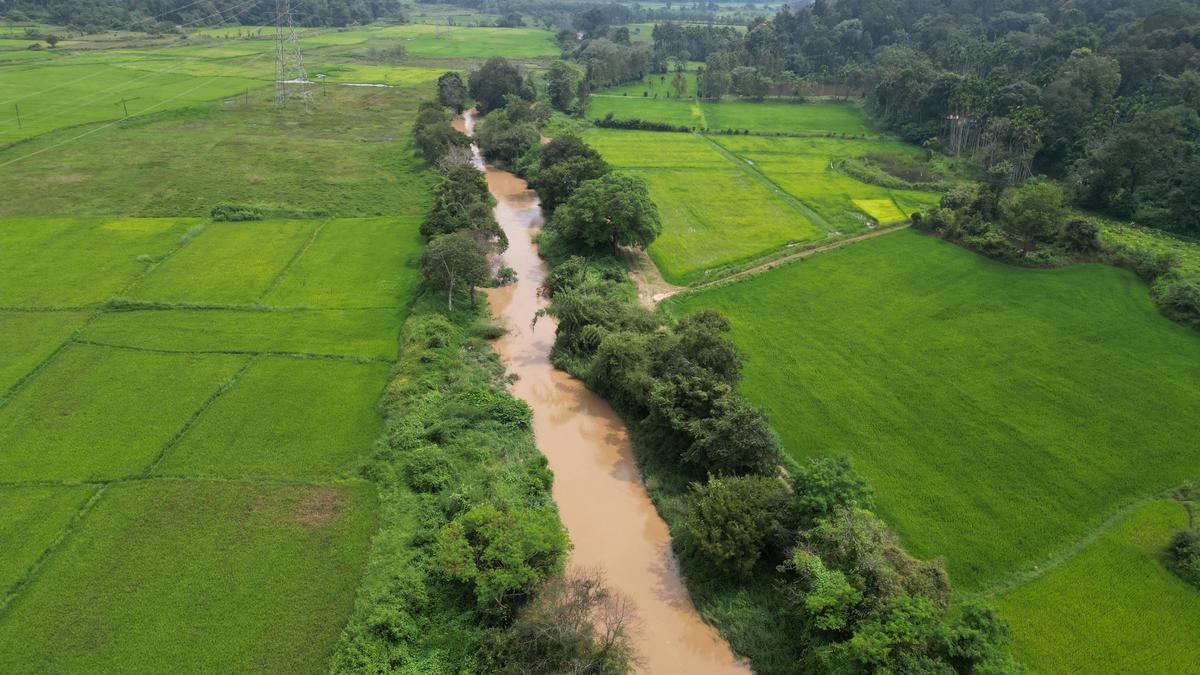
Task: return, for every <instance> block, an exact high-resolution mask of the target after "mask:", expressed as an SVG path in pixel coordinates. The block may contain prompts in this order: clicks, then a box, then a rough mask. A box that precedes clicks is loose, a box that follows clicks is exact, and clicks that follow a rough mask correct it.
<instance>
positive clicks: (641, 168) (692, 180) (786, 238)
mask: <svg viewBox="0 0 1200 675" xmlns="http://www.w3.org/2000/svg"><path fill="white" fill-rule="evenodd" d="M587 140H588V142H589V143H591V144H592V145H593V146H594V147H595V148H596V149H597V150H599V151H600V153H601V154H602V155H603V156H604V158H605V159H606V160H607V161H609V162H610V163H612V164H614V165H615V166H617V167H620V168H622V169H626V170H628V171H630V172H632V173H635V174H637V175H640V176H642V177H643V178H645V179H646V182H647V184H648V185H649V187H650V196H651V198H652V199H654V202H655V204H656V205H657V206H658V209H659V215H660V217H661V219H662V225H663V232H662V234H661V235H660V236H659V238H658V240H657V241H655V242H654V243H653V244H652V245H651V246H650V248H649V249H648V251H649V253H650V256H651V257H652V258H653V259H654V262H655V264H656V265H658V268H659V270H661V271H662V273H663V276H664V277H665V278H666V279H667V280H668V281H671V282H673V283H677V284H686V283H691V282H694V281H700V280H703V279H704V278H705V277H706V276H708V275H710V274H711V273H712V272H713V271H714V270H715V269H718V268H721V267H724V266H728V265H733V264H736V263H738V262H743V261H746V260H749V259H752V258H755V257H758V256H761V255H763V254H764V253H767V252H769V251H771V250H774V249H777V248H780V247H782V246H785V245H787V244H790V243H793V242H802V241H812V240H815V239H820V238H822V237H824V236H825V234H824V232H822V230H821V229H819V228H818V227H817V226H816V225H815V224H814V223H813V222H812V221H811V220H810V219H809V218H808V217H807V216H806V214H805V213H804V212H803V211H802V210H800V209H798V208H797V207H796V205H795V204H794V203H793V202H791V201H790V200H788V199H786V198H785V196H784V195H782V193H780V191H779V190H778V189H777V188H775V187H774V186H772V185H770V184H769V183H768V182H767V181H764V180H762V179H761V178H760V177H759V176H757V175H756V174H754V173H753V171H752V170H750V169H749V168H748V167H746V166H743V165H741V164H740V163H739V162H737V160H736V159H731V158H729V157H726V156H724V155H723V154H722V153H721V152H720V151H719V150H718V149H717V148H716V147H714V146H713V144H712V143H710V142H709V141H707V140H705V138H704V137H701V136H697V135H695V134H682V133H656V132H649V131H614V130H607V129H603V130H595V131H592V132H589V133H588V134H587Z"/></svg>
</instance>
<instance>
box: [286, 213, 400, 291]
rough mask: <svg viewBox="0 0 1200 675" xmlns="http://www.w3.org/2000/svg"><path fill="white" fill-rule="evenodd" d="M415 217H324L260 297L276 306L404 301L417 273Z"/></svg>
mask: <svg viewBox="0 0 1200 675" xmlns="http://www.w3.org/2000/svg"><path fill="white" fill-rule="evenodd" d="M421 220H422V219H421V218H420V217H417V216H399V217H391V218H360V219H342V220H331V221H328V222H326V223H325V224H324V225H323V226H322V227H321V231H320V232H319V233H318V234H317V236H316V237H315V238H314V239H313V242H312V244H311V245H310V246H309V247H308V248H307V249H306V250H305V251H304V255H303V256H301V257H300V258H299V259H298V260H297V261H296V262H295V264H293V265H292V266H291V267H290V268H289V269H288V272H287V274H286V275H284V276H283V277H282V278H281V279H280V280H279V282H278V283H277V284H276V285H275V286H274V288H272V289H271V291H270V292H269V293H268V294H267V295H266V297H265V298H263V302H264V303H266V304H270V305H277V306H299V305H304V306H310V307H340V308H357V307H399V306H407V304H408V301H409V298H411V296H412V292H413V290H414V289H415V287H416V285H417V283H418V282H419V280H420V277H419V275H418V273H417V261H418V259H419V258H420V255H421V248H422V246H423V238H422V237H421V234H420V231H419V228H420V224H421Z"/></svg>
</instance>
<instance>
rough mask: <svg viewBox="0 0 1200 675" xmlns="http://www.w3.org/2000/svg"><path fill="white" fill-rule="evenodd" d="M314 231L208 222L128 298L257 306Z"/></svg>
mask: <svg viewBox="0 0 1200 675" xmlns="http://www.w3.org/2000/svg"><path fill="white" fill-rule="evenodd" d="M318 227H320V223H319V222H318V221H313V220H275V221H249V222H217V223H211V224H209V225H207V226H206V227H205V228H204V231H203V232H200V233H199V234H197V235H196V236H195V237H194V238H193V239H192V240H191V241H189V242H188V244H187V245H186V246H184V247H183V248H181V249H180V250H179V252H178V253H176V254H175V255H173V256H171V257H170V258H169V259H168V260H166V261H165V262H163V263H162V264H161V265H159V266H157V267H155V268H154V270H153V271H151V272H150V273H149V274H147V275H146V277H145V278H144V279H142V281H141V282H140V283H139V284H137V285H136V286H134V287H133V288H131V289H130V290H129V296H130V297H133V298H136V299H138V300H149V301H154V302H165V303H189V304H197V305H246V304H251V303H255V302H257V301H258V300H259V299H260V298H261V297H262V296H263V295H264V294H265V293H267V292H268V291H270V290H271V286H272V284H273V282H274V281H275V280H276V278H278V277H280V276H281V275H282V274H283V273H284V271H285V270H286V269H287V266H288V264H289V263H290V262H291V261H292V260H293V259H295V258H296V257H298V256H299V255H300V254H301V252H302V250H303V248H304V246H305V245H306V244H307V243H308V241H309V239H310V238H311V237H312V236H313V234H314V232H315V231H316V229H317V228H318Z"/></svg>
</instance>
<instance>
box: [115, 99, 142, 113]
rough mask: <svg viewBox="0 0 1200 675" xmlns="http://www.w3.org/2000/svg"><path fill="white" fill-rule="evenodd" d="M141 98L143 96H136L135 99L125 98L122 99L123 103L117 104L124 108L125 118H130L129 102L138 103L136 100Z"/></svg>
mask: <svg viewBox="0 0 1200 675" xmlns="http://www.w3.org/2000/svg"><path fill="white" fill-rule="evenodd" d="M139 98H141V96H135V97H133V98H123V99H121V102H120V103H118V104H117V105H119V106H121V107H122V108H123V109H124V110H125V117H126V118H128V117H129V102H130V101H136V100H138V99H139Z"/></svg>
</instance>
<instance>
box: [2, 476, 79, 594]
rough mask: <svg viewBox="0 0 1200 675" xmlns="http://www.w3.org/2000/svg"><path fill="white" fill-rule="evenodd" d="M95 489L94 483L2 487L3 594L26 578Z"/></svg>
mask: <svg viewBox="0 0 1200 675" xmlns="http://www.w3.org/2000/svg"><path fill="white" fill-rule="evenodd" d="M95 491H96V487H95V486H91V485H77V486H73V487H62V486H53V487H50V486H26V487H0V551H4V555H2V556H0V598H3V597H4V596H5V595H7V593H9V592H10V591H12V590H14V587H15V586H16V585H17V584H19V583H22V582H23V581H25V579H26V577H27V575H28V572H29V570H30V569H31V568H32V567H33V566H34V565H35V564H36V563H37V562H38V560H39V559H41V558H42V556H43V554H44V553H45V552H46V550H47V549H48V548H49V547H50V546H51V545H52V544H53V543H54V542H55V541H56V540H57V539H58V538H59V537H61V536H63V530H64V528H66V526H67V524H68V523H69V522H70V521H71V518H72V517H73V516H74V515H75V513H76V512H77V511H79V508H80V506H82V505H83V503H84V502H85V501H86V500H87V499H89V498H90V497H91V496H92V494H93V493H95Z"/></svg>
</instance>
